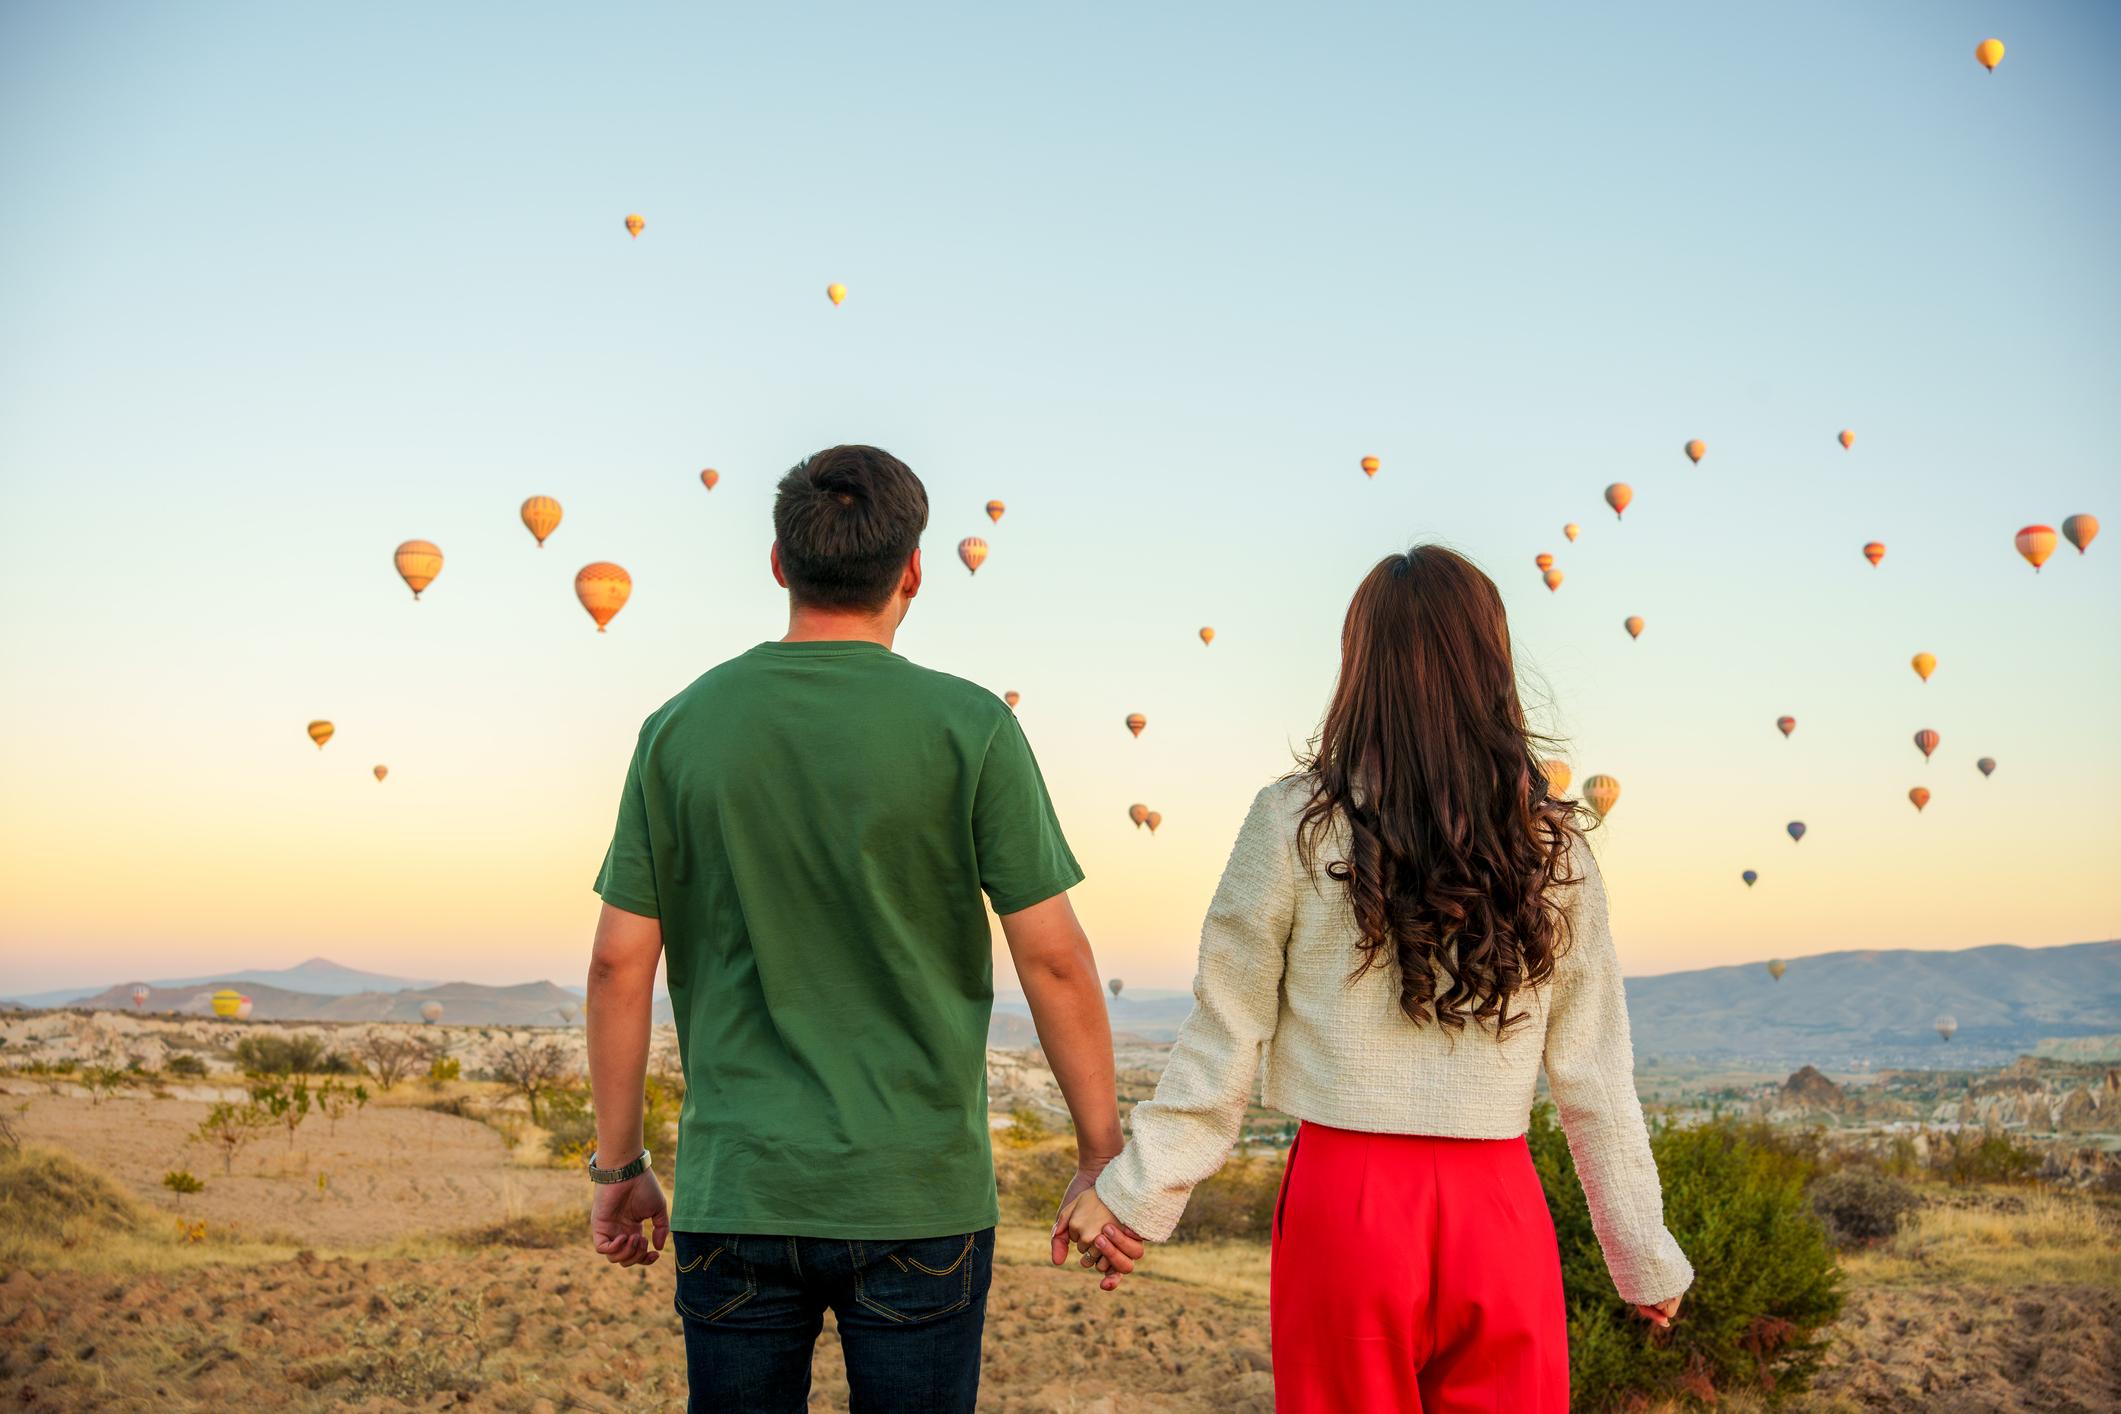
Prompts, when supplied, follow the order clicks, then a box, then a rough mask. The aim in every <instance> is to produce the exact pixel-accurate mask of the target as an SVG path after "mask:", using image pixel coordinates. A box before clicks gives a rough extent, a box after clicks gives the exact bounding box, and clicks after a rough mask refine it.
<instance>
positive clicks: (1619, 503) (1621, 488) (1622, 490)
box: [1605, 481, 1635, 520]
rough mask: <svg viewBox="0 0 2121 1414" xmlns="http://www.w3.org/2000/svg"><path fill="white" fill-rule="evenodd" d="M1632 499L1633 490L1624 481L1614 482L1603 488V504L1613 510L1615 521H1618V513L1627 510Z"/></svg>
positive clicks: (1633, 497)
mask: <svg viewBox="0 0 2121 1414" xmlns="http://www.w3.org/2000/svg"><path fill="white" fill-rule="evenodd" d="M1634 499H1635V488H1634V487H1632V486H1630V485H1628V484H1627V482H1625V481H1616V482H1614V483H1613V484H1612V485H1611V486H1608V487H1606V488H1605V503H1606V504H1607V505H1609V506H1611V507H1612V508H1613V519H1615V520H1619V519H1620V513H1621V512H1622V511H1625V510H1626V509H1627V508H1628V502H1630V501H1632V500H1634Z"/></svg>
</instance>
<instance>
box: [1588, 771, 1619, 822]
mask: <svg viewBox="0 0 2121 1414" xmlns="http://www.w3.org/2000/svg"><path fill="white" fill-rule="evenodd" d="M1583 798H1584V799H1585V800H1587V801H1589V802H1590V803H1591V809H1592V810H1593V811H1594V812H1596V813H1597V816H1598V818H1599V819H1601V820H1603V819H1604V818H1605V817H1606V812H1607V811H1609V810H1611V809H1612V808H1613V802H1614V801H1616V800H1618V799H1620V782H1618V781H1616V780H1614V779H1613V778H1612V777H1611V776H1593V777H1591V778H1590V779H1589V780H1587V781H1585V782H1584V783H1583Z"/></svg>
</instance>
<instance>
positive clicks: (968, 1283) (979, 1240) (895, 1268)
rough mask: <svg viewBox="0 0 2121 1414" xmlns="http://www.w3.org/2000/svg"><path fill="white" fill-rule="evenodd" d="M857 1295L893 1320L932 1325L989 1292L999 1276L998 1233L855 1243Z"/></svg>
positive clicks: (990, 1230)
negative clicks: (996, 1261)
mask: <svg viewBox="0 0 2121 1414" xmlns="http://www.w3.org/2000/svg"><path fill="white" fill-rule="evenodd" d="M847 1245H848V1247H849V1248H850V1249H852V1251H851V1255H852V1257H853V1260H854V1296H855V1299H856V1300H857V1301H859V1302H861V1304H862V1305H864V1306H866V1307H868V1308H869V1309H870V1310H872V1311H874V1312H876V1313H877V1314H878V1315H880V1316H882V1317H884V1319H886V1320H889V1321H899V1322H905V1323H911V1322H915V1321H932V1320H934V1319H935V1318H936V1317H938V1316H947V1315H949V1314H950V1313H951V1312H953V1311H962V1310H963V1309H965V1307H967V1306H969V1305H971V1304H972V1301H973V1299H974V1298H975V1297H984V1296H985V1295H986V1294H987V1286H988V1283H989V1282H991V1281H992V1280H993V1277H994V1229H993V1228H991V1227H990V1228H985V1229H982V1230H981V1231H979V1232H967V1233H962V1234H960V1235H958V1236H956V1237H920V1238H914V1239H911V1240H909V1241H900V1242H850V1243H848V1244H847Z"/></svg>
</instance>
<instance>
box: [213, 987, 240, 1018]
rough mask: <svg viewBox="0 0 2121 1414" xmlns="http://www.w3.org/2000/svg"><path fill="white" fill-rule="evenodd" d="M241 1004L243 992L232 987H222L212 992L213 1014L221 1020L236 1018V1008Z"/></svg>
mask: <svg viewBox="0 0 2121 1414" xmlns="http://www.w3.org/2000/svg"><path fill="white" fill-rule="evenodd" d="M242 1005H243V994H242V993H241V992H239V991H237V990H236V989H235V988H233V987H223V988H222V989H221V990H220V991H218V992H216V993H214V999H213V1008H214V1015H215V1016H218V1017H220V1018H221V1019H222V1020H223V1021H234V1020H235V1019H236V1008H237V1007H240V1006H242Z"/></svg>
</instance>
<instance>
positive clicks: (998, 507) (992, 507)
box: [987, 501, 1009, 525]
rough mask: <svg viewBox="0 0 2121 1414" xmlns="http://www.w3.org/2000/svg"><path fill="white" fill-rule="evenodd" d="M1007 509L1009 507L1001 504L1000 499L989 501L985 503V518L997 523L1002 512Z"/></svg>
mask: <svg viewBox="0 0 2121 1414" xmlns="http://www.w3.org/2000/svg"><path fill="white" fill-rule="evenodd" d="M1008 509H1009V508H1008V507H1007V506H1005V505H1003V504H1002V503H1001V502H1000V501H989V502H988V503H987V519H989V520H991V521H993V522H995V523H996V524H997V525H999V524H1000V523H1001V519H1002V512H1003V511H1006V510H1008Z"/></svg>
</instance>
